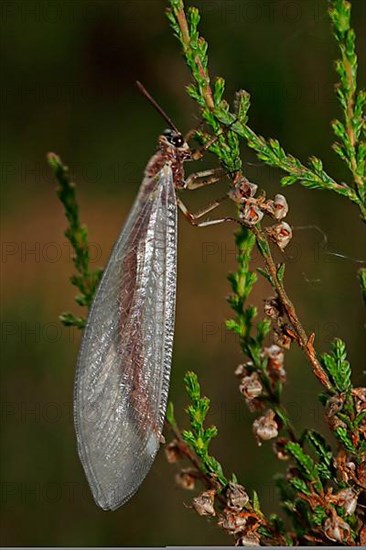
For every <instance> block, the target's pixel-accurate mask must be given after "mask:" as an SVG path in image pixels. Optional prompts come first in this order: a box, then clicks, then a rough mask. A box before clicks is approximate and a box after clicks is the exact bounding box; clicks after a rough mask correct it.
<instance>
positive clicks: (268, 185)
mask: <svg viewBox="0 0 366 550" xmlns="http://www.w3.org/2000/svg"><path fill="white" fill-rule="evenodd" d="M188 4H190V2H188ZM352 4H353V24H354V27H355V29H356V31H357V36H358V42H357V46H358V52H359V61H360V67H364V66H365V53H366V43H365V41H366V36H365V33H364V29H365V22H366V9H365V8H366V3H365V2H364V1H363V0H361V1H355V0H354V1H353V2H352ZM195 5H197V6H198V7H199V8H200V10H201V12H202V24H201V31H202V34H203V35H204V36H205V37H206V38H207V40H208V42H209V45H210V49H209V53H210V69H211V74H212V75H216V74H217V75H222V76H223V77H224V78H225V79H226V81H227V98H228V99H229V100H231V99H232V98H233V95H234V92H235V90H237V89H239V88H245V89H247V90H248V91H249V92H250V93H251V95H252V101H253V105H252V107H251V109H250V122H251V126H252V127H253V128H254V129H255V130H256V131H257V132H258V133H261V134H263V135H264V136H275V137H277V138H279V140H280V141H281V143H282V145H283V146H284V147H285V149H286V150H287V151H289V152H291V153H294V154H295V155H297V156H298V157H299V158H301V159H303V160H306V158H307V157H308V156H309V155H310V154H315V155H317V156H319V157H321V158H322V159H323V160H324V164H325V168H326V170H327V171H329V172H330V173H331V174H332V175H333V177H335V178H338V179H342V178H347V177H348V174H347V173H346V172H345V170H344V168H343V166H342V164H341V163H340V161H339V160H338V158H337V157H336V155H335V154H334V153H333V152H332V151H331V149H330V145H331V143H332V140H333V136H332V132H331V129H330V125H329V122H330V120H331V119H332V118H334V117H336V116H338V115H339V110H338V105H337V102H336V101H335V99H334V94H333V86H334V82H335V80H336V76H335V72H334V70H333V60H334V59H335V56H336V55H337V51H336V46H335V43H334V41H333V39H332V37H331V33H330V25H329V20H328V17H327V14H326V3H325V2H323V1H321V0H307V1H306V2H304V1H300V0H292V1H287V0H283V1H282V0H278V1H277V0H270V1H268V0H255V1H254V0H240V1H237V0H206V1H196V2H195ZM165 7H166V2H165V1H163V0H123V1H117V0H86V1H83V0H77V1H69V0H63V1H58V0H50V1H42V0H37V1H33V0H16V1H7V0H5V1H3V2H2V5H1V24H2V64H1V75H2V86H1V94H2V98H1V103H2V116H1V123H2V131H1V137H2V150H3V153H4V154H3V159H2V162H1V169H2V178H1V199H2V200H1V207H2V217H1V221H2V264H1V267H2V324H1V329H2V386H1V391H2V453H1V463H2V481H1V501H2V530H1V533H2V540H1V542H2V544H4V545H37V546H42V545H51V546H58V545H60V546H67V545H111V546H123V545H165V544H170V545H178V544H225V543H231V541H230V540H229V539H227V538H226V537H225V536H224V535H223V534H222V532H221V531H220V530H219V529H218V528H217V527H216V525H215V523H214V522H213V523H212V524H211V525H210V522H207V521H205V520H203V519H202V518H199V517H198V516H196V514H195V513H194V512H193V511H192V510H191V509H190V508H189V504H190V500H191V496H192V495H191V494H190V493H187V492H182V491H181V490H179V489H177V488H176V487H175V485H174V474H175V469H174V467H173V466H171V465H168V464H167V463H166V462H165V458H164V453H163V452H160V454H159V456H158V458H157V460H156V462H155V464H154V466H153V468H152V470H151V472H150V474H149V476H148V478H147V479H146V481H145V482H144V484H143V486H142V487H141V489H140V491H139V492H138V494H137V495H136V496H135V497H134V498H133V499H132V500H131V502H129V503H128V504H127V505H125V506H123V507H122V508H121V509H119V510H118V511H116V512H113V513H112V512H102V511H100V510H99V509H98V508H97V507H96V505H95V504H94V502H93V500H92V497H91V495H90V492H89V489H88V486H87V484H86V482H85V479H84V474H83V471H82V468H81V465H80V463H79V460H78V457H77V453H76V445H75V436H74V428H73V422H72V392H73V379H74V369H75V362H76V356H77V350H78V345H79V340H80V333H79V332H78V331H77V330H72V329H71V330H70V329H67V328H64V327H62V326H61V325H60V323H59V321H58V315H59V313H60V312H62V311H69V310H72V311H76V312H77V311H78V310H77V307H76V306H75V305H74V301H73V299H74V295H75V290H74V289H73V288H72V287H71V285H70V283H69V280H68V279H69V276H70V275H71V274H72V273H73V266H72V262H71V253H70V247H69V245H68V244H67V242H66V239H65V237H64V236H63V231H64V229H65V220H64V217H63V212H62V208H61V205H60V203H59V202H58V200H57V198H56V195H55V188H56V185H55V181H54V179H53V177H52V175H51V173H50V170H49V168H48V167H47V165H46V162H45V154H46V153H47V152H48V151H55V152H57V153H59V154H60V155H61V157H62V158H63V160H64V161H65V162H66V163H67V164H68V165H69V166H70V168H71V171H72V174H73V176H74V178H75V180H76V182H77V185H78V196H79V201H80V208H81V217H82V220H83V221H84V222H85V223H87V225H88V227H89V230H90V240H91V242H92V243H93V249H92V250H93V262H94V265H95V266H97V265H104V263H105V261H106V260H107V258H108V254H109V252H110V249H111V246H112V244H113V242H114V241H115V239H116V237H117V235H118V233H119V231H120V228H121V225H122V224H123V222H124V220H125V218H126V216H127V213H128V211H129V208H130V206H131V203H132V201H133V198H134V196H135V194H136V192H137V189H138V186H139V184H140V181H141V177H142V172H143V169H144V166H145V164H146V162H147V161H148V159H149V157H150V156H151V154H152V153H153V152H154V150H155V147H156V139H157V136H158V135H159V133H160V132H161V131H162V129H163V128H164V123H163V122H162V121H161V120H160V119H159V117H158V116H157V114H156V113H155V111H154V110H153V109H152V108H151V106H150V105H149V104H148V103H147V102H146V101H145V99H144V98H143V97H141V96H140V95H139V93H138V92H137V90H136V87H135V80H136V79H139V80H141V81H142V82H143V83H144V84H145V85H146V86H147V87H148V88H149V90H150V91H151V93H152V94H153V95H154V96H155V97H156V98H157V99H158V101H159V102H160V103H161V105H162V106H163V107H164V109H166V111H167V112H168V113H169V114H170V116H171V117H172V118H173V119H174V120H175V121H176V124H177V126H178V127H179V128H182V131H183V132H185V131H187V130H189V129H190V128H192V127H193V126H196V125H197V114H198V113H197V109H196V106H195V105H194V103H193V102H192V101H191V100H190V99H189V98H188V96H187V95H186V93H185V89H184V88H185V85H187V84H188V83H189V81H190V77H189V73H188V71H187V68H186V67H185V64H184V61H183V60H182V58H181V56H180V50H179V45H178V43H177V42H176V40H175V39H174V38H173V36H172V32H171V31H170V29H169V25H168V22H167V19H166V17H165V15H164V10H165ZM360 79H361V82H362V84H363V85H365V75H364V73H363V74H362V71H361V75H360ZM243 158H244V159H245V160H247V161H248V165H247V168H246V170H247V174H248V176H249V177H250V178H251V179H252V180H253V181H255V182H256V183H257V184H259V185H260V187H262V188H264V189H266V191H267V193H268V194H269V195H274V194H275V193H276V192H279V189H280V188H279V177H280V173H279V172H278V171H276V170H272V169H269V168H268V167H266V166H264V165H262V164H260V163H258V161H257V160H256V158H255V156H254V155H253V154H252V153H251V152H250V151H248V150H247V149H246V148H245V147H243ZM206 165H212V166H215V165H216V161H215V159H214V158H211V159H207V160H206V161H205V162H204V163H203V164H201V165H196V166H193V165H192V166H187V169H188V170H189V171H191V170H192V171H193V170H195V169H198V168H201V167H203V166H206ZM225 188H226V184H225V183H224V182H223V183H220V184H219V185H218V186H217V188H216V189H215V188H213V187H212V188H210V189H207V190H201V191H196V192H195V193H191V194H188V193H187V194H186V197H185V199H186V202H187V203H189V204H190V205H191V207H192V209H195V208H199V207H200V206H202V205H204V204H206V203H207V201H208V200H209V199H210V198H211V199H214V198H216V197H217V196H221V195H222V193H223V191H224V189H225ZM286 197H287V198H288V201H289V204H290V213H289V216H288V219H289V221H290V223H291V224H292V225H293V226H294V227H295V231H294V238H293V242H292V244H291V246H289V247H288V252H287V254H286V255H287V278H286V284H287V288H288V291H289V293H290V296H291V297H292V298H293V300H294V301H295V303H296V305H297V308H298V311H299V314H300V316H301V318H302V319H303V321H304V325H305V327H306V329H307V330H308V331H311V330H314V331H315V332H316V344H317V348H318V350H319V351H325V350H327V349H328V348H329V344H330V342H331V340H332V338H333V337H334V336H335V335H337V336H339V337H341V338H343V339H344V340H345V341H346V342H347V347H348V352H349V356H350V359H351V361H352V364H353V365H354V382H355V383H358V384H360V383H361V382H362V358H363V356H364V355H363V354H364V339H363V338H364V336H363V327H362V325H363V318H362V315H363V312H362V306H361V299H360V290H359V286H358V281H357V279H356V271H357V269H358V267H360V264H358V263H357V262H355V261H354V259H362V257H363V255H364V245H365V235H364V232H363V228H362V224H361V222H360V221H359V217H358V212H357V210H356V207H353V206H352V205H351V204H348V202H347V201H346V199H343V198H341V197H339V196H333V194H331V193H326V192H319V191H310V190H307V189H304V188H302V187H300V186H298V185H295V186H293V187H291V188H288V189H287V190H286ZM223 211H225V209H223ZM304 226H305V227H307V229H298V230H296V227H304ZM308 226H318V227H319V228H321V230H322V231H323V232H324V233H325V235H326V236H327V239H328V249H329V250H330V251H334V252H338V253H341V254H343V255H345V256H347V257H348V259H339V258H337V257H334V256H331V255H327V254H325V253H324V249H323V248H322V242H323V236H322V234H321V233H319V232H318V231H317V230H314V229H312V228H311V227H308ZM179 229H180V235H179V274H178V304H177V322H176V337H175V348H174V360H173V369H172V382H171V393H170V397H171V399H172V400H173V401H174V402H175V405H176V410H177V416H178V418H179V420H180V422H181V423H182V425H184V423H185V422H186V419H185V414H184V412H183V410H184V406H185V404H186V397H185V395H184V391H183V381H182V379H183V375H184V372H185V371H186V370H188V369H192V370H194V371H196V372H197V373H198V374H199V377H200V380H201V383H202V388H203V391H204V393H205V394H206V395H208V396H209V397H210V398H211V399H212V411H211V414H210V416H209V422H212V423H215V424H216V425H217V426H218V428H219V432H220V433H219V437H218V438H217V440H216V441H215V442H214V444H213V450H214V453H215V456H216V457H217V458H218V459H219V460H220V461H221V462H222V464H223V465H224V468H225V471H226V472H227V474H228V475H230V473H231V472H233V471H234V472H235V473H236V474H237V476H238V477H239V479H240V480H241V482H242V483H243V484H244V485H245V486H246V487H247V488H248V490H252V489H254V488H256V489H257V491H258V493H259V496H260V499H261V502H262V506H263V509H264V510H265V511H266V512H271V511H278V504H277V499H276V495H275V490H274V482H273V475H274V473H275V472H276V471H277V470H278V469H280V470H283V465H282V464H278V463H276V461H275V458H274V457H273V455H272V453H271V450H270V444H265V445H263V446H262V447H261V448H258V447H257V446H256V445H255V443H254V441H253V437H252V433H251V422H252V418H251V417H250V415H249V413H248V412H247V410H246V407H245V404H244V402H243V400H242V398H241V396H240V394H239V392H238V387H237V386H238V384H237V380H236V379H235V378H234V376H233V371H234V369H235V367H236V365H237V364H238V362H240V361H242V360H243V358H242V356H241V354H240V351H239V346H238V343H237V341H236V339H235V337H234V336H233V335H231V334H228V333H227V332H226V331H225V329H224V320H225V318H228V317H229V316H230V311H229V308H228V306H227V304H226V302H225V296H226V295H227V294H228V292H229V286H228V283H227V281H226V275H227V273H228V272H229V271H230V270H232V269H233V268H234V266H235V254H234V245H233V227H232V226H230V225H229V224H227V226H226V225H225V226H224V225H223V226H218V227H212V228H206V229H196V228H193V227H190V226H189V224H187V223H186V222H185V220H180V222H179ZM278 257H279V255H278ZM255 263H256V265H260V263H259V258H258V255H257V254H256V255H255ZM269 294H271V291H270V288H269V287H268V285H267V283H265V282H263V281H260V282H259V284H258V285H257V287H256V289H255V291H254V293H253V296H252V299H253V301H254V302H255V303H256V304H257V306H258V307H259V308H261V303H262V302H261V300H262V299H263V298H264V297H266V296H268V295H269ZM261 314H262V313H261ZM287 368H288V373H289V384H288V387H287V389H286V392H285V402H286V404H287V406H288V408H289V410H290V411H291V412H292V415H293V419H294V422H295V424H296V426H297V427H298V428H299V429H301V428H303V427H304V426H305V425H306V426H312V427H317V428H319V429H322V430H324V431H326V430H325V428H324V426H323V421H322V409H321V406H320V405H319V403H318V400H317V393H318V392H319V389H320V388H319V385H318V383H317V382H316V381H315V380H314V379H313V377H312V375H311V372H310V370H311V369H310V366H309V364H308V363H307V362H306V360H305V359H304V357H303V356H302V355H301V354H300V353H299V352H298V351H297V350H295V349H294V350H292V351H291V352H290V353H289V354H288V358H287ZM167 437H169V434H167Z"/></svg>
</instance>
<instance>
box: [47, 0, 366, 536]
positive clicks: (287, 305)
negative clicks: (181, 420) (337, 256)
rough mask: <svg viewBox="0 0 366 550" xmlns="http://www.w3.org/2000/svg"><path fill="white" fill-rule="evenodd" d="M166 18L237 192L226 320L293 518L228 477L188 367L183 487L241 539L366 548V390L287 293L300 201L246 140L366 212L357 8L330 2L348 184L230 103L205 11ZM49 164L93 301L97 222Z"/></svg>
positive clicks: (313, 185)
mask: <svg viewBox="0 0 366 550" xmlns="http://www.w3.org/2000/svg"><path fill="white" fill-rule="evenodd" d="M167 15H168V18H169V21H170V23H171V26H172V29H173V32H174V34H175V36H176V37H177V39H178V41H179V43H180V45H181V48H182V51H183V56H184V59H185V62H186V64H187V66H188V68H189V70H190V72H191V75H192V83H191V84H190V85H189V86H188V87H187V91H188V94H189V95H190V96H191V98H192V99H193V100H194V101H195V102H196V103H197V104H198V107H199V112H200V118H201V120H202V125H201V128H200V130H198V131H197V132H196V139H197V140H198V141H199V142H200V143H201V144H202V145H204V146H205V148H207V149H208V151H209V152H210V153H212V154H213V155H215V156H216V157H217V159H218V161H219V163H220V164H221V166H222V168H223V170H224V171H225V173H226V175H227V176H228V178H229V179H230V181H231V185H230V190H229V193H228V196H229V198H230V199H231V200H232V201H233V202H234V203H235V205H236V207H237V220H238V222H239V224H238V226H239V229H238V230H237V231H236V234H235V242H236V249H237V268H236V270H235V271H234V272H233V273H230V274H229V276H228V280H229V284H230V286H231V294H230V296H229V298H228V303H229V305H230V307H231V309H232V312H233V314H232V318H231V319H229V320H227V321H226V325H227V328H228V330H230V331H233V332H234V333H235V334H237V335H238V340H239V343H240V347H241V351H242V354H243V360H242V364H240V365H239V366H237V367H236V369H235V376H236V377H237V379H238V390H239V391H240V393H241V394H242V396H243V402H244V403H245V406H246V407H247V408H248V410H249V412H250V413H251V414H252V415H254V420H253V437H254V438H255V439H256V441H257V443H258V445H262V444H263V443H264V442H267V441H270V443H271V444H272V448H273V451H274V456H275V457H276V458H277V459H278V460H280V461H286V463H287V464H288V467H287V471H286V473H285V475H278V476H277V478H276V484H277V487H278V495H279V501H280V503H281V506H282V508H283V510H284V513H285V515H286V516H287V519H286V521H284V518H282V517H280V516H279V515H277V514H271V515H266V514H265V513H264V512H263V510H262V508H261V505H260V502H259V499H258V495H257V493H256V492H254V494H252V495H249V494H248V493H247V491H246V489H245V487H243V485H242V484H240V481H239V480H238V479H237V477H236V476H235V474H231V473H230V474H228V473H227V472H225V468H224V466H223V465H221V464H220V462H219V461H218V460H217V459H216V458H215V457H214V456H212V454H211V451H210V443H211V441H212V439H213V438H214V437H216V436H217V428H216V427H215V426H207V425H206V417H207V414H208V412H209V407H210V401H209V399H208V398H207V397H204V396H202V394H201V388H200V383H199V380H198V377H197V375H196V374H195V373H193V372H187V373H186V376H185V379H184V384H185V388H186V392H187V396H188V399H189V404H188V406H187V409H186V412H187V415H188V421H189V426H188V428H187V429H181V428H180V427H179V426H178V424H177V421H176V419H175V415H174V407H173V404H172V403H171V404H170V405H169V407H168V411H167V416H166V419H167V424H168V425H169V427H170V430H171V432H172V433H173V439H172V440H171V441H170V442H169V443H168V444H167V445H166V448H165V450H166V457H167V460H168V462H170V463H175V464H176V465H178V468H179V470H178V473H177V474H176V478H175V479H176V483H177V484H178V485H179V486H180V487H182V488H185V489H192V488H197V489H198V491H197V495H196V496H195V497H194V498H193V499H192V507H193V508H194V510H195V511H196V512H197V514H199V515H200V516H202V517H210V518H214V519H215V520H216V521H217V524H218V525H219V526H220V527H221V528H222V529H224V530H225V531H226V533H227V534H228V535H230V536H231V537H232V538H233V541H234V542H235V544H237V545H263V546H266V545H299V544H304V545H329V544H330V543H331V542H335V543H337V544H338V543H341V544H344V545H360V546H361V545H365V544H366V527H365V489H366V438H365V434H366V388H363V387H354V386H353V384H352V371H351V366H350V363H349V361H348V360H347V352H346V345H345V343H344V342H343V341H342V340H340V339H339V338H336V339H335V340H334V341H333V343H332V344H331V347H330V350H329V352H328V353H324V354H322V355H319V354H318V353H317V351H316V346H315V341H316V340H315V334H314V333H311V334H307V333H306V331H305V329H304V327H303V324H302V322H301V319H300V316H299V314H298V312H297V310H296V308H295V305H294V304H293V302H292V301H291V299H290V297H289V295H288V293H287V291H286V283H285V263H284V262H283V263H279V264H278V263H276V262H275V260H274V256H273V247H278V248H279V249H280V250H281V251H284V250H285V248H286V246H287V245H288V243H289V242H290V241H291V238H292V229H291V226H290V225H289V224H288V223H287V222H286V221H285V218H286V216H287V214H288V211H289V205H288V203H287V200H286V197H285V195H283V194H276V195H275V196H274V197H266V195H265V193H264V191H262V190H261V189H260V182H259V181H257V182H255V183H253V182H250V181H249V180H248V179H247V178H246V176H245V160H244V161H243V160H242V159H241V156H240V149H239V147H240V143H241V141H243V142H245V143H246V144H247V145H248V146H249V147H250V148H251V149H253V150H254V151H255V153H256V155H257V157H258V159H259V160H260V161H261V162H263V163H265V164H267V165H269V166H271V167H274V168H277V169H279V174H280V177H281V184H282V186H283V187H284V188H285V187H287V186H289V185H295V184H300V185H302V186H304V187H306V188H308V189H311V190H316V189H318V190H326V191H328V192H333V193H336V194H338V195H341V197H340V200H346V199H348V200H349V201H351V202H352V203H353V204H354V206H355V215H356V213H357V211H358V214H359V215H360V216H361V219H362V220H363V221H364V222H365V221H366V185H365V157H366V142H365V118H364V109H365V103H366V94H365V92H364V91H362V90H359V89H358V87H357V56H356V50H355V34H354V31H353V30H352V27H351V4H350V3H349V2H347V1H346V0H332V1H331V2H330V3H329V16H330V20H331V24H332V29H333V34H334V37H335V40H336V41H337V43H338V46H339V52H340V57H339V59H338V60H337V61H336V64H335V69H336V72H337V75H338V79H339V82H338V84H337V85H336V94H337V97H338V100H339V106H340V116H339V119H337V120H335V121H333V122H332V128H333V131H334V134H335V138H336V141H335V143H334V145H333V149H334V151H335V153H336V154H337V155H339V157H340V158H341V159H342V161H343V162H344V163H345V165H346V167H347V168H348V171H349V179H348V181H347V182H344V181H342V182H339V181H336V179H335V178H333V177H332V176H331V175H329V174H328V173H327V172H325V170H324V168H323V163H322V161H321V160H320V159H318V158H316V157H314V156H312V157H310V158H309V160H308V162H307V163H304V162H302V161H300V160H299V159H297V158H296V157H295V156H293V155H292V154H289V153H287V152H286V151H285V150H284V149H283V147H282V146H281V144H280V143H279V142H278V140H276V139H266V138H264V137H262V136H260V135H258V134H257V133H256V132H255V130H253V129H252V128H251V127H250V126H249V116H248V113H249V108H250V96H249V94H248V93H247V92H246V91H245V90H240V91H238V92H237V94H236V98H235V101H234V104H233V105H232V106H231V105H230V104H229V103H228V102H227V101H226V100H225V99H224V91H225V82H224V80H223V78H221V77H216V78H214V79H212V78H211V76H210V74H209V70H208V56H207V49H208V48H207V42H206V41H205V39H204V38H203V37H201V36H200V34H199V22H200V14H199V12H198V10H197V9H196V8H194V7H189V8H188V9H186V7H185V5H184V2H183V1H182V0H170V2H169V8H168V11H167ZM48 159H49V163H50V165H51V167H52V168H53V170H54V172H55V175H56V177H57V180H58V182H59V191H58V194H59V197H60V200H61V201H62V203H63V205H64V207H65V212H66V216H67V219H68V222H69V226H68V228H67V230H66V233H65V234H66V237H67V238H68V239H69V240H70V242H71V244H72V246H73V248H74V251H75V257H74V265H75V269H76V274H75V275H74V276H73V277H72V279H71V282H72V283H73V285H75V286H76V287H77V289H78V290H79V292H80V294H79V295H78V296H77V298H76V300H77V303H78V304H80V305H82V306H85V307H86V308H89V307H90V305H91V301H92V298H93V295H94V292H95V290H96V287H97V285H98V282H99V279H100V275H101V272H100V270H96V271H92V270H91V269H90V262H89V252H88V240H87V231H86V228H85V227H83V226H82V225H81V223H80V221H79V215H78V205H77V201H76V197H75V187H74V185H73V184H72V183H71V182H70V178H69V175H68V171H67V168H66V167H65V166H64V165H63V164H62V162H61V160H60V159H59V157H57V155H55V154H50V155H49V157H48ZM281 172H282V175H281ZM283 173H284V175H283ZM255 247H256V248H257V249H258V251H259V253H260V256H261V258H262V267H261V268H258V269H257V270H256V271H257V272H254V271H251V259H252V253H253V250H254V249H255ZM258 276H260V277H264V278H265V279H266V280H267V281H268V283H269V285H270V287H271V289H272V290H271V295H270V296H263V299H264V306H263V312H262V315H259V312H258V310H257V308H256V307H255V306H254V305H252V304H251V303H250V295H251V292H252V290H253V287H254V285H255V284H256V282H257V279H258ZM359 281H360V285H361V294H362V296H363V299H364V301H365V303H366V269H361V270H360V271H359ZM61 320H62V322H63V323H64V324H66V325H68V326H77V327H79V328H81V329H82V328H83V327H84V325H85V319H83V318H80V317H77V316H75V315H73V314H71V313H65V314H63V315H62V316H61ZM292 346H299V348H300V349H301V350H302V352H303V354H304V363H307V364H308V365H309V366H310V368H311V369H312V372H313V374H314V376H315V377H316V378H317V380H318V382H319V384H320V390H321V393H320V395H319V399H320V401H321V404H322V405H323V407H324V417H325V420H326V422H327V424H328V426H329V429H330V431H331V433H332V436H333V438H334V441H333V442H332V441H329V442H328V441H327V440H326V439H325V437H324V436H323V435H322V434H320V433H318V432H317V431H315V430H314V429H312V428H311V427H309V428H307V429H305V430H304V431H303V432H302V433H298V431H297V429H296V427H295V426H294V425H293V421H292V419H291V417H290V415H289V413H288V411H287V410H286V407H285V405H284V402H283V392H284V389H285V388H286V381H287V372H286V353H287V351H288V350H289V349H290V348H291V347H292ZM233 370H234V368H233Z"/></svg>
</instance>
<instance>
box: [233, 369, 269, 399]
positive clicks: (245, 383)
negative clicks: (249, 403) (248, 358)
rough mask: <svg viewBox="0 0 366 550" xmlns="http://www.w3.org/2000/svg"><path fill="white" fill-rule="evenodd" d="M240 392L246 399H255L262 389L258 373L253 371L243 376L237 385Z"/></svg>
mask: <svg viewBox="0 0 366 550" xmlns="http://www.w3.org/2000/svg"><path fill="white" fill-rule="evenodd" d="M239 390H240V392H241V393H242V394H243V395H244V397H245V398H246V399H255V398H256V397H259V396H260V395H261V393H262V391H263V386H262V384H261V382H260V380H259V375H258V373H256V372H253V373H252V374H251V375H250V376H244V378H243V379H242V381H241V384H240V386H239Z"/></svg>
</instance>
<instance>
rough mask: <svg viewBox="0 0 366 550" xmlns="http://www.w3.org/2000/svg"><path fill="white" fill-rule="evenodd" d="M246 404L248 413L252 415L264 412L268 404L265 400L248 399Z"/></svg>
mask: <svg viewBox="0 0 366 550" xmlns="http://www.w3.org/2000/svg"><path fill="white" fill-rule="evenodd" d="M245 403H246V406H247V407H248V411H249V412H252V413H255V412H256V413H258V412H263V411H264V410H265V408H266V402H265V401H264V400H263V399H255V398H254V399H246V400H245Z"/></svg>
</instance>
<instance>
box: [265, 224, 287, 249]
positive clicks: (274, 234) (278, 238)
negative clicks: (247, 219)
mask: <svg viewBox="0 0 366 550" xmlns="http://www.w3.org/2000/svg"><path fill="white" fill-rule="evenodd" d="M266 231H267V233H268V236H269V237H270V238H271V239H272V241H274V242H275V243H276V244H277V246H278V247H279V248H280V249H281V250H284V249H285V248H286V246H287V245H288V243H289V242H290V240H291V238H292V229H291V227H290V226H289V224H288V223H287V222H281V223H278V224H277V225H272V226H271V227H267V228H266Z"/></svg>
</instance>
